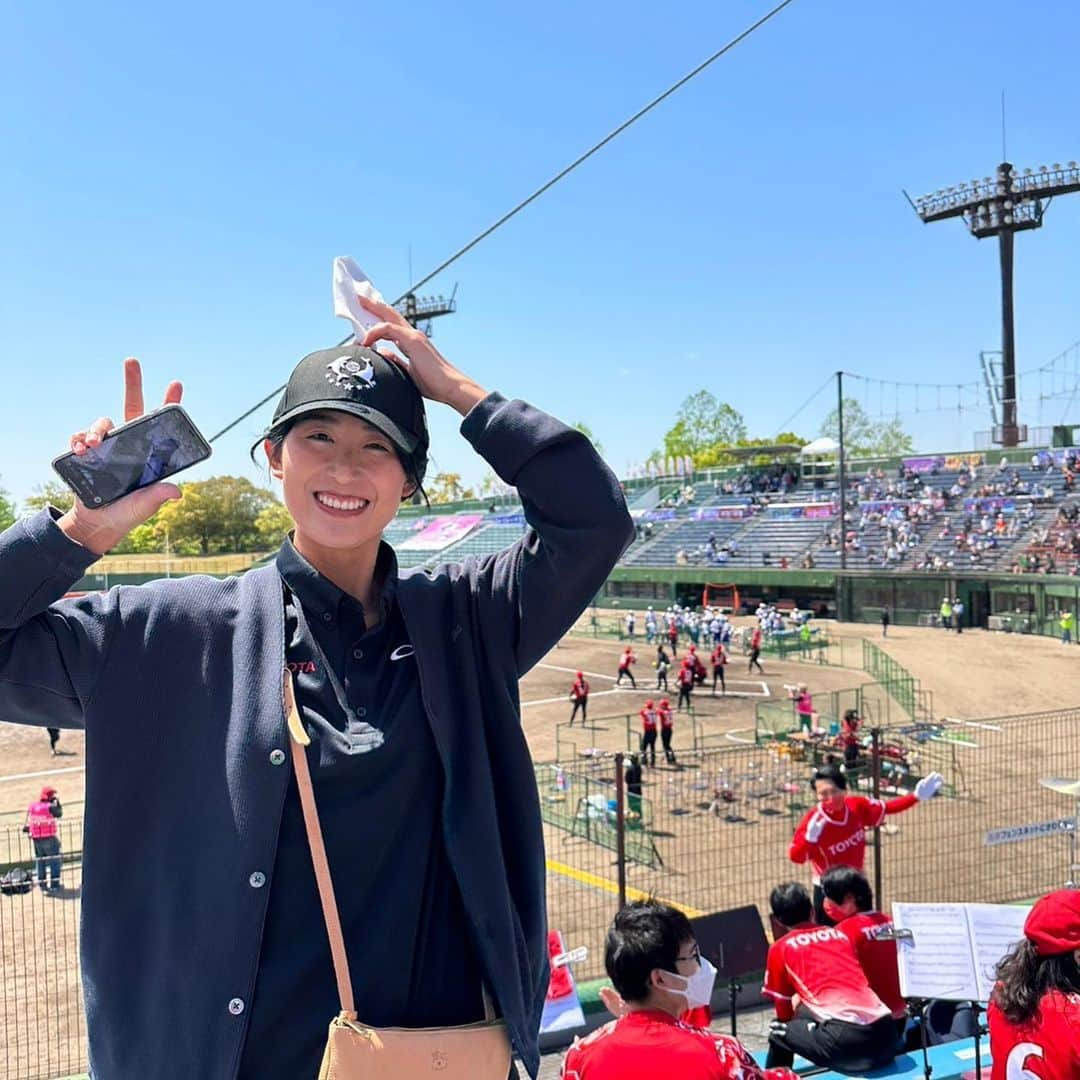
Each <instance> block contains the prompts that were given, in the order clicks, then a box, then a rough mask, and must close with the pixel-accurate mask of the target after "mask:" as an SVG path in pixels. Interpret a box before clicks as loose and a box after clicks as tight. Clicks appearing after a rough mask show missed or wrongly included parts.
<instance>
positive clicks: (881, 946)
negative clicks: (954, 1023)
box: [821, 866, 907, 1035]
mask: <svg viewBox="0 0 1080 1080" xmlns="http://www.w3.org/2000/svg"><path fill="white" fill-rule="evenodd" d="M821 891H822V893H824V900H823V903H822V906H823V907H824V908H825V914H826V915H827V916H828V917H829V918H830V919H831V920H832V921H833V922H834V923H835V924H836V929H837V930H839V931H840V933H841V934H843V935H844V937H846V938H847V939H848V941H850V942H851V944H852V946H853V947H854V949H855V956H856V958H857V959H858V961H859V966H860V967H861V968H862V969H863V972H864V973H865V975H866V981H867V982H868V983H869V984H870V989H871V990H873V991H874V993H875V994H877V996H878V997H879V998H881V1000H882V1001H883V1002H885V1004H886V1005H888V1007H889V1011H890V1012H891V1013H892V1017H893V1019H894V1020H895V1021H896V1022H897V1029H898V1031H897V1034H899V1035H902V1034H903V1032H904V1027H905V1026H906V1024H907V1003H906V1002H905V1001H904V999H903V997H902V996H901V994H900V971H899V968H898V967H897V963H896V942H895V941H894V940H893V939H891V938H882V937H881V936H880V935H881V931H882V928H883V927H884V928H891V927H892V919H890V918H889V916H888V915H883V914H882V913H881V912H880V911H875V910H874V891H873V889H871V888H870V882H869V881H867V880H866V875H865V874H863V873H862V872H861V871H859V870H856V869H855V868H854V867H851V866H834V867H833V868H832V869H831V870H827V871H826V872H825V873H824V874H823V875H822V878H821Z"/></svg>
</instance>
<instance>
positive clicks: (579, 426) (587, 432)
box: [571, 420, 604, 457]
mask: <svg viewBox="0 0 1080 1080" xmlns="http://www.w3.org/2000/svg"><path fill="white" fill-rule="evenodd" d="M571 426H572V427H573V429H574V430H575V431H580V432H581V434H582V435H584V436H585V438H586V439H588V440H589V442H591V443H592V444H593V447H594V448H595V450H596V452H597V453H598V454H599V455H600V456H601V457H603V456H604V446H603V444H602V443H601V442H600V441H599V440H598V439H597V437H596V436H595V435H594V434H593V433H592V428H590V427H589V425H588V424H586V423H584V422H583V421H581V420H578V421H577V423H575V424H573V425H571Z"/></svg>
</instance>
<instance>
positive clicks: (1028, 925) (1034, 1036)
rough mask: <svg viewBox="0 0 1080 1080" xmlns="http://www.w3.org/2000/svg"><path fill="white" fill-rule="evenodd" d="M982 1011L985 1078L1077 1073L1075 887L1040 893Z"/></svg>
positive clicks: (1079, 1005)
mask: <svg viewBox="0 0 1080 1080" xmlns="http://www.w3.org/2000/svg"><path fill="white" fill-rule="evenodd" d="M997 977H998V983H997V986H995V987H994V993H993V996H992V997H991V998H990V1008H989V1010H988V1011H987V1015H988V1017H989V1022H990V1054H991V1056H992V1058H993V1065H992V1066H991V1072H990V1080H1076V1077H1078V1076H1080V891H1078V890H1076V889H1062V890H1061V891H1060V892H1052V893H1050V895H1049V896H1044V897H1043V898H1042V899H1041V900H1040V901H1038V903H1036V904H1035V906H1034V907H1033V908H1032V909H1031V912H1030V914H1029V915H1028V917H1027V920H1026V921H1025V922H1024V940H1023V941H1021V942H1020V944H1019V945H1017V946H1016V947H1015V948H1014V949H1013V951H1012V952H1011V953H1010V954H1009V955H1008V956H1007V957H1006V958H1005V959H1004V960H1002V962H1001V963H1000V964H998V969H997Z"/></svg>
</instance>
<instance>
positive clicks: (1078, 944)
mask: <svg viewBox="0 0 1080 1080" xmlns="http://www.w3.org/2000/svg"><path fill="white" fill-rule="evenodd" d="M1024 937H1026V938H1027V939H1028V941H1030V942H1031V943H1032V945H1034V946H1035V951H1036V952H1037V953H1038V954H1039V956H1058V955H1060V954H1061V953H1067V952H1072V951H1073V950H1074V949H1080V889H1060V890H1059V891H1058V892H1052V893H1050V894H1049V895H1047V896H1044V897H1043V898H1042V899H1041V900H1039V901H1038V902H1037V903H1036V904H1035V906H1034V907H1033V908H1032V909H1031V911H1030V913H1029V914H1028V917H1027V919H1026V921H1025V922H1024Z"/></svg>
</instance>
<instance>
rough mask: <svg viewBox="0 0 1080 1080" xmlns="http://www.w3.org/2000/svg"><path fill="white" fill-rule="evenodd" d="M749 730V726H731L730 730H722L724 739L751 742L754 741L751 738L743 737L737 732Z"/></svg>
mask: <svg viewBox="0 0 1080 1080" xmlns="http://www.w3.org/2000/svg"><path fill="white" fill-rule="evenodd" d="M750 730H752V729H751V728H732V729H731V731H725V732H724V738H725V739H730V740H731V741H732V742H737V743H750V744H753V742H754V740H753V739H744V738H743V737H742V736H741V735H740V734H739V732H740V731H750Z"/></svg>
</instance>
